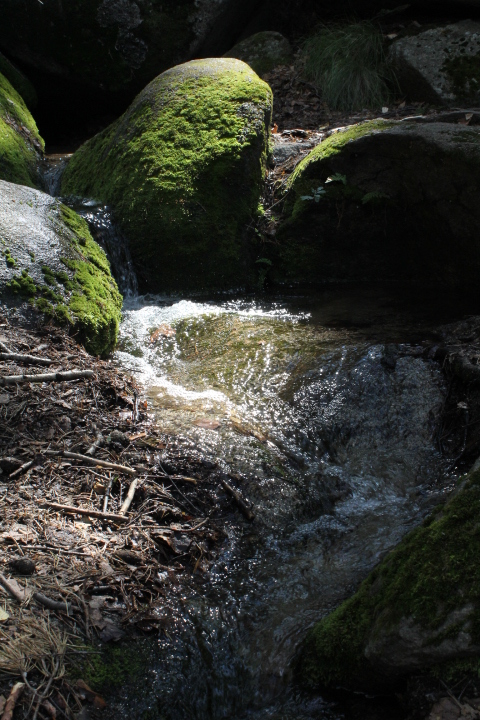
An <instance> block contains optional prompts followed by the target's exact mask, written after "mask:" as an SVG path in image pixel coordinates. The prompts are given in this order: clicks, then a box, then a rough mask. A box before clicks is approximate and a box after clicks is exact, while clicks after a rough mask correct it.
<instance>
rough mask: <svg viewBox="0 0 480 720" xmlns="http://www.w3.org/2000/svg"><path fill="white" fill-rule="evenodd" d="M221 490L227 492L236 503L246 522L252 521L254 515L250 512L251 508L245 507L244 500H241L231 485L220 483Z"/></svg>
mask: <svg viewBox="0 0 480 720" xmlns="http://www.w3.org/2000/svg"><path fill="white" fill-rule="evenodd" d="M221 483H222V486H223V488H224V489H225V490H226V491H227V493H228V494H229V495H230V497H232V498H233V499H234V500H235V502H236V503H237V505H238V507H239V508H240V510H241V511H242V513H243V514H244V515H245V517H246V518H247V520H250V521H251V520H254V519H255V514H254V513H253V512H252V510H251V508H250V507H249V506H248V505H247V503H246V502H245V500H244V499H243V498H242V496H241V495H240V493H239V492H237V491H236V490H234V489H233V487H232V486H231V485H229V484H228V482H227V481H226V480H223V479H222V481H221Z"/></svg>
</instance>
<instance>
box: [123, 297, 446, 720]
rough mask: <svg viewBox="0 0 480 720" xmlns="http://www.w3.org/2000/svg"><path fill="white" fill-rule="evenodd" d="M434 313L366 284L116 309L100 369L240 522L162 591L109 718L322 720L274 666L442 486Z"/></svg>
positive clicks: (145, 301)
mask: <svg viewBox="0 0 480 720" xmlns="http://www.w3.org/2000/svg"><path fill="white" fill-rule="evenodd" d="M420 308H421V309H420ZM440 317H441V319H442V320H443V321H445V319H446V318H445V313H444V311H443V310H442V308H438V307H435V308H433V307H428V305H425V303H422V304H421V305H419V303H418V302H417V301H416V300H415V298H411V301H410V302H408V303H405V302H402V303H399V302H398V301H396V300H395V299H392V298H391V297H389V296H388V295H387V294H386V293H385V292H384V291H383V290H382V289H381V288H377V289H369V290H366V289H363V290H361V291H359V290H358V288H348V287H344V288H340V289H337V290H335V291H331V290H326V291H325V292H324V293H323V294H321V295H318V296H316V297H300V298H281V299H276V300H272V299H269V300H268V301H259V300H255V301H253V300H249V299H240V300H232V299H226V300H220V301H219V300H218V299H217V300H215V301H209V300H202V299H199V298H192V299H190V300H186V299H172V298H161V297H130V298H128V299H127V300H126V302H125V307H124V320H123V323H122V328H121V338H120V344H119V349H118V352H117V354H116V361H117V363H118V364H119V366H120V367H122V369H126V370H129V371H132V372H133V373H135V375H136V376H137V377H138V379H139V380H141V381H142V382H143V384H144V387H145V388H146V393H147V397H148V403H149V407H150V410H151V411H153V412H155V414H156V416H157V421H158V425H159V427H160V428H161V429H162V431H165V432H168V433H173V434H176V435H178V436H179V438H180V440H181V442H183V443H184V444H185V446H186V447H189V448H191V449H195V450H196V451H198V452H199V453H201V454H202V456H203V457H204V458H205V459H206V460H207V461H208V460H211V461H212V462H215V463H217V464H220V465H221V466H223V467H224V468H225V470H226V471H228V472H229V473H231V474H232V473H233V474H234V475H235V476H236V478H237V487H238V488H239V489H240V490H241V491H242V493H243V494H244V496H245V497H246V498H248V500H249V501H250V502H252V503H253V504H254V506H255V511H256V519H255V521H254V522H253V523H252V524H249V523H247V522H246V521H245V520H244V519H243V518H242V517H241V516H238V518H236V519H232V522H231V523H230V524H229V525H228V526H227V527H226V528H225V530H226V538H225V542H224V544H223V548H222V551H221V553H220V556H219V557H218V559H217V561H216V562H215V563H214V564H213V565H212V566H210V567H209V568H207V569H206V570H205V572H204V573H203V574H202V577H201V578H199V579H198V581H193V582H192V584H191V587H190V588H188V589H186V588H184V587H183V588H176V587H174V586H172V598H173V600H172V604H171V606H170V607H169V608H168V613H169V617H170V619H172V618H173V619H174V622H173V624H172V627H170V628H169V630H168V634H164V635H162V636H161V637H160V639H157V640H153V639H147V640H145V641H142V646H141V647H142V649H141V654H142V655H143V657H144V659H145V658H148V659H147V660H146V666H147V671H146V673H144V674H143V676H142V682H141V685H140V686H139V685H138V682H134V683H132V685H129V684H128V683H127V685H125V686H124V687H123V688H122V690H121V691H120V693H119V694H117V695H116V697H115V698H114V699H113V700H112V701H111V706H112V711H111V712H113V715H112V717H113V716H114V715H115V714H116V717H126V716H129V717H135V718H145V720H146V718H169V719H170V718H171V719H172V720H177V719H178V720H179V719H180V718H195V719H199V720H200V719H202V720H203V719H205V720H207V718H208V719H209V720H217V718H218V719H219V718H242V717H255V718H257V717H276V718H292V720H293V718H297V720H298V719H299V718H301V717H314V718H317V717H332V718H333V717H337V714H336V713H337V712H338V711H337V710H336V709H335V708H331V707H330V706H329V705H328V703H325V702H324V701H323V700H321V699H316V700H315V701H310V700H299V699H298V698H297V697H296V696H295V695H292V690H291V687H290V680H291V670H290V667H291V662H292V659H293V658H294V656H295V653H296V652H297V651H298V647H299V645H300V643H301V641H302V639H303V638H304V636H305V633H306V631H307V629H308V627H309V626H310V625H311V624H312V623H313V622H315V621H316V620H318V619H319V618H320V617H322V616H323V615H324V614H325V613H327V612H328V611H329V610H330V609H332V608H333V607H335V606H336V605H337V604H338V603H339V602H340V601H341V600H342V599H344V598H345V597H347V596H348V595H349V594H351V593H352V592H353V591H354V589H355V587H356V586H357V585H358V583H359V582H360V581H361V580H362V579H363V578H364V577H365V576H366V574H367V573H368V571H369V570H370V569H371V568H372V567H373V566H374V565H375V564H376V563H377V562H378V561H379V559H380V558H381V557H382V556H383V554H384V553H385V552H386V551H387V550H388V549H389V548H391V547H392V546H394V545H395V544H396V543H397V542H398V541H399V540H400V538H401V537H402V536H403V534H404V533H405V532H407V531H408V530H409V529H411V528H412V527H414V526H415V525H416V524H418V523H419V522H420V520H421V518H422V517H423V516H424V515H425V514H426V513H427V512H428V510H429V509H430V508H431V507H432V505H434V504H436V503H437V502H438V501H439V498H441V497H442V495H443V494H444V493H445V492H446V490H448V489H449V488H451V486H452V484H453V483H454V481H455V478H456V468H455V466H454V464H453V463H452V461H451V460H449V459H448V458H445V457H442V455H441V454H440V453H439V451H438V449H437V443H436V432H437V430H438V425H439V421H440V416H441V411H442V407H443V404H444V401H445V397H446V392H447V388H446V385H445V380H444V377H443V375H442V372H441V369H440V367H439V365H438V364H437V363H435V362H433V361H432V360H431V359H429V357H428V347H429V346H430V345H431V344H432V342H433V341H434V340H435V339H436V338H437V337H438V335H437V332H436V328H437V326H438V324H439V320H440ZM198 575H200V573H198ZM165 612H167V608H166V609H165ZM172 628H173V629H172Z"/></svg>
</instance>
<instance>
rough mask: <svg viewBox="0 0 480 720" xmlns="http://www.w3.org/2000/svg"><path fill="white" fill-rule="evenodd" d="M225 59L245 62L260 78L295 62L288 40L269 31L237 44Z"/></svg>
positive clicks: (227, 53)
mask: <svg viewBox="0 0 480 720" xmlns="http://www.w3.org/2000/svg"><path fill="white" fill-rule="evenodd" d="M223 57H229V58H237V59H238V60H243V61H244V62H246V63H247V65H250V67H251V68H252V70H255V72H256V73H257V74H258V75H260V76H262V75H265V74H266V73H269V72H270V71H271V70H273V68H275V67H276V66H277V65H288V64H290V63H291V62H293V54H292V47H291V45H290V43H289V41H288V40H287V38H285V37H284V36H283V35H282V34H281V33H278V32H273V31H267V30H266V31H264V32H259V33H256V34H255V35H251V36H250V37H248V38H246V39H245V40H242V41H241V42H239V43H237V45H235V46H234V47H233V48H232V49H231V50H229V51H228V52H226V53H225V55H224V56H223Z"/></svg>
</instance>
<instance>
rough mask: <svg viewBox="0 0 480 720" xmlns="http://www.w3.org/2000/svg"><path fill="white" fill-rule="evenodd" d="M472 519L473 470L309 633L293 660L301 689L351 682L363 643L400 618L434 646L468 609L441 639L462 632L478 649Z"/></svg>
mask: <svg viewBox="0 0 480 720" xmlns="http://www.w3.org/2000/svg"><path fill="white" fill-rule="evenodd" d="M479 518H480V471H476V472H473V473H472V474H471V476H470V477H469V478H468V480H467V481H466V483H465V485H464V487H462V489H461V490H459V491H458V492H457V493H456V494H454V495H453V497H452V498H451V499H450V500H449V501H448V502H447V503H446V504H445V505H444V506H443V507H441V508H439V509H437V511H436V512H434V513H433V514H432V515H431V516H430V517H429V518H428V519H427V521H426V522H425V523H424V524H423V525H422V526H421V527H419V528H417V529H416V530H414V531H413V532H411V533H410V534H409V535H407V536H406V537H405V538H404V540H403V541H402V542H401V543H400V545H399V546H398V547H397V548H396V549H395V550H393V551H392V552H391V553H389V554H388V555H387V557H386V558H385V559H384V560H383V562H382V563H381V564H380V565H379V566H378V567H377V568H376V569H375V570H374V571H373V572H372V573H371V574H370V575H369V577H368V578H367V579H366V580H365V582H364V583H362V585H361V586H360V588H359V590H358V591H357V593H356V594H355V595H354V596H353V597H352V598H350V599H349V600H347V601H346V602H344V603H343V604H342V605H341V606H340V607H339V608H337V610H335V611H334V612H333V613H331V614H330V615H329V616H328V617H326V618H325V619H324V620H322V621H321V622H320V623H318V624H317V625H316V626H315V627H314V629H313V630H312V631H311V633H310V635H309V637H308V640H307V643H306V647H305V653H304V655H303V658H302V661H301V675H302V677H303V679H304V681H305V683H306V684H307V685H309V686H318V685H319V684H321V685H336V684H342V683H346V684H351V683H352V682H355V680H357V682H358V679H359V678H362V676H363V675H364V673H365V672H366V665H368V663H367V661H366V659H365V656H364V650H365V647H366V644H367V642H368V639H369V638H370V637H371V636H372V634H373V635H374V636H375V637H378V636H382V635H383V634H385V633H388V632H389V631H390V630H391V629H392V628H395V627H396V626H397V624H398V623H399V622H400V621H401V620H402V619H409V620H413V621H414V623H415V624H417V625H419V626H420V627H422V628H424V629H425V630H426V631H428V634H429V637H430V640H429V644H431V645H435V644H438V643H440V642H441V641H442V639H444V638H445V628H444V626H445V623H446V621H447V619H448V618H449V616H451V614H452V613H453V612H454V611H455V610H460V609H463V608H468V607H470V606H471V611H470V612H469V614H468V617H467V618H465V620H464V621H463V622H462V623H461V624H457V623H456V624H455V626H453V627H451V628H449V633H448V634H449V636H450V637H451V636H452V633H453V635H455V634H457V633H458V632H459V631H460V630H462V629H465V628H468V631H469V632H470V634H471V637H472V643H474V644H477V645H478V643H480V566H479V564H478V557H479V556H480V555H479V554H480V524H479ZM460 659H461V658H459V660H460ZM478 661H479V658H476V657H474V658H473V660H472V662H473V663H474V664H475V663H478ZM452 662H453V661H452ZM449 665H450V667H452V663H450V664H449ZM437 670H438V669H437ZM439 671H440V672H441V668H440V670H439Z"/></svg>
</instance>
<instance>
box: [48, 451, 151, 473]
mask: <svg viewBox="0 0 480 720" xmlns="http://www.w3.org/2000/svg"><path fill="white" fill-rule="evenodd" d="M60 454H61V455H63V457H64V458H68V459H69V460H80V461H83V462H86V463H88V464H89V465H99V466H100V467H104V468H108V469H109V470H117V471H118V472H123V473H126V474H127V475H136V474H137V473H136V470H134V469H133V468H129V467H126V465H117V463H111V462H108V461H107V460H97V459H96V458H93V457H89V456H88V455H80V454H79V453H72V452H67V451H65V452H63V453H60Z"/></svg>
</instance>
